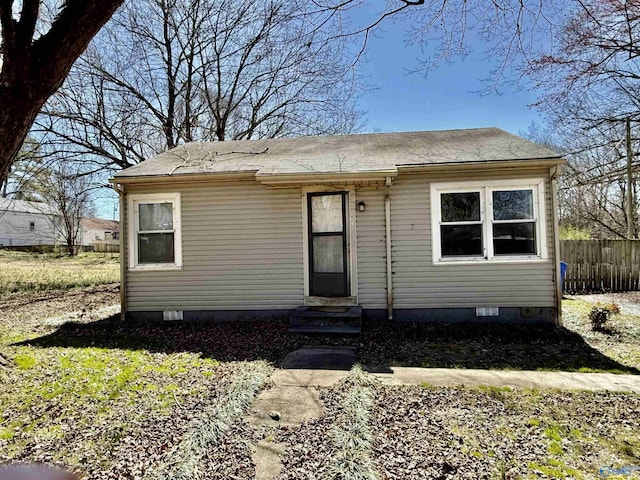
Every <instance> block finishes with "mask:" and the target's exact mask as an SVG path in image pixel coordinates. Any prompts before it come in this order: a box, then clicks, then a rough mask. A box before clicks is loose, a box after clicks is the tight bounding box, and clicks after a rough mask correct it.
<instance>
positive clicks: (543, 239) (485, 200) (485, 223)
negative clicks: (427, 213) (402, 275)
mask: <svg viewBox="0 0 640 480" xmlns="http://www.w3.org/2000/svg"><path fill="white" fill-rule="evenodd" d="M504 190H531V191H532V192H533V219H534V221H535V230H536V239H535V241H536V252H537V253H536V254H535V255H529V254H524V255H497V256H496V255H494V252H493V224H494V220H493V192H494V191H504ZM466 192H480V220H481V223H482V240H483V245H482V250H483V251H482V255H480V256H459V257H444V258H443V257H442V246H441V235H440V225H441V224H442V218H441V217H442V210H441V204H440V198H441V197H440V196H441V194H443V193H466ZM545 198H546V197H545V188H544V179H542V178H532V179H517V180H493V181H487V182H478V181H470V182H447V183H432V184H431V239H432V253H433V264H434V265H451V264H456V265H459V264H465V263H466V264H477V263H519V262H535V261H546V260H547V259H548V258H549V257H548V248H547V220H546V219H547V216H546V209H545V201H546V200H545ZM525 221H526V220H525ZM461 223H463V224H466V223H470V222H461ZM496 223H509V222H502V221H497V222H496ZM446 224H451V223H449V222H447V223H446Z"/></svg>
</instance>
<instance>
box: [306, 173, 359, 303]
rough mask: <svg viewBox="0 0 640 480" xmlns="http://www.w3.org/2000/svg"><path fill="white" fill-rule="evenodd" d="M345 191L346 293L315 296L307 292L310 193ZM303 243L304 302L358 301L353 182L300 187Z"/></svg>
mask: <svg viewBox="0 0 640 480" xmlns="http://www.w3.org/2000/svg"><path fill="white" fill-rule="evenodd" d="M323 192H326V193H338V192H345V193H346V197H347V198H346V204H345V207H346V215H345V217H346V222H347V225H345V227H346V228H345V234H346V244H347V246H346V250H347V255H346V260H347V262H346V263H347V282H348V286H349V296H347V297H314V296H310V295H309V276H310V273H311V268H310V265H309V207H308V200H307V198H308V195H307V194H309V193H323ZM301 197H302V198H301V200H302V244H303V248H302V250H303V252H302V255H303V262H304V263H303V264H304V304H305V305H340V304H343V305H350V306H351V305H357V304H358V270H357V263H358V255H357V248H356V240H355V239H356V238H357V237H356V189H355V186H354V185H340V186H334V185H314V186H305V187H302V196H301Z"/></svg>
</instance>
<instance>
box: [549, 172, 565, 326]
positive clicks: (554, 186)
mask: <svg viewBox="0 0 640 480" xmlns="http://www.w3.org/2000/svg"><path fill="white" fill-rule="evenodd" d="M549 173H550V179H551V210H552V211H553V212H552V213H553V241H554V245H553V251H554V255H555V271H556V275H555V277H556V312H557V316H558V319H557V322H556V323H557V325H558V326H562V273H561V270H560V231H559V230H560V227H559V221H558V176H559V175H560V174H561V173H562V170H561V167H560V166H559V165H556V166H555V167H551V169H550V172H549Z"/></svg>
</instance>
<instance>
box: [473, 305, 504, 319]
mask: <svg viewBox="0 0 640 480" xmlns="http://www.w3.org/2000/svg"><path fill="white" fill-rule="evenodd" d="M499 314H500V309H499V308H498V307H476V317H497V316H498V315H499Z"/></svg>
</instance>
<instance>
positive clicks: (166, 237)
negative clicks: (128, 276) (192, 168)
mask: <svg viewBox="0 0 640 480" xmlns="http://www.w3.org/2000/svg"><path fill="white" fill-rule="evenodd" d="M128 207H129V232H130V235H129V252H130V254H129V268H131V269H154V268H155V269H162V268H180V267H181V266H182V249H181V245H182V241H181V228H180V194H179V193H167V194H139V195H136V194H133V195H129V204H128Z"/></svg>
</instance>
